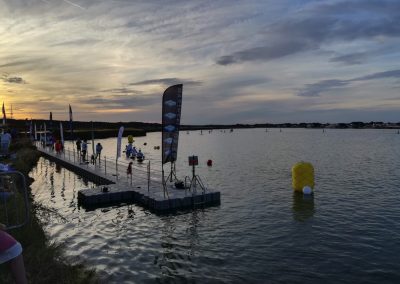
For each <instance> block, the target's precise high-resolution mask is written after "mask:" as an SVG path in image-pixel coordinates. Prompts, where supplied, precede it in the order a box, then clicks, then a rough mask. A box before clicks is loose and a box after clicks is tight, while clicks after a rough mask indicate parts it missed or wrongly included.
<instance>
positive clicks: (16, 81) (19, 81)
mask: <svg viewBox="0 0 400 284" xmlns="http://www.w3.org/2000/svg"><path fill="white" fill-rule="evenodd" d="M1 80H3V81H4V82H7V83H12V84H26V81H25V80H24V79H22V78H21V77H10V76H9V75H8V74H4V75H3V76H2V77H1Z"/></svg>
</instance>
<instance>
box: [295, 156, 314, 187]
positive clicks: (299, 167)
mask: <svg viewBox="0 0 400 284" xmlns="http://www.w3.org/2000/svg"><path fill="white" fill-rule="evenodd" d="M292 186H293V189H294V190H295V191H298V192H303V187H305V186H309V187H311V188H312V189H314V167H313V166H312V165H311V163H307V162H299V163H297V164H295V165H294V166H293V167H292Z"/></svg>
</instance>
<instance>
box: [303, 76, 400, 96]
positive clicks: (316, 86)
mask: <svg viewBox="0 0 400 284" xmlns="http://www.w3.org/2000/svg"><path fill="white" fill-rule="evenodd" d="M390 78H392V79H393V78H396V79H397V78H400V70H390V71H384V72H377V73H373V74H369V75H365V76H361V77H356V78H352V79H347V80H339V79H331V80H321V81H319V82H317V83H313V84H307V85H306V86H305V87H304V88H303V89H301V90H300V91H299V92H298V93H297V95H298V96H301V97H318V96H320V95H321V93H323V92H326V91H329V90H331V89H334V88H340V87H344V86H347V85H349V84H351V83H352V82H359V81H369V80H376V79H390Z"/></svg>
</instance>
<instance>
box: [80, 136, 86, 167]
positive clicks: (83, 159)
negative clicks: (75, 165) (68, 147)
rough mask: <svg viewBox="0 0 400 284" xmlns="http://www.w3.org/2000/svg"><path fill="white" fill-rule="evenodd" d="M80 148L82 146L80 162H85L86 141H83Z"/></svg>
mask: <svg viewBox="0 0 400 284" xmlns="http://www.w3.org/2000/svg"><path fill="white" fill-rule="evenodd" d="M81 146H82V161H83V162H85V161H86V152H87V142H86V140H83V142H82V145H81Z"/></svg>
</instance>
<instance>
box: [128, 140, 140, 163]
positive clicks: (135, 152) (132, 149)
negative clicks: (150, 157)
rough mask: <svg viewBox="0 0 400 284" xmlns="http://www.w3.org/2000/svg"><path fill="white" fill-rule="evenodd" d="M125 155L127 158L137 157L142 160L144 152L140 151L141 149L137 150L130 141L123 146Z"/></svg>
mask: <svg viewBox="0 0 400 284" xmlns="http://www.w3.org/2000/svg"><path fill="white" fill-rule="evenodd" d="M125 155H126V157H127V158H131V159H134V158H137V159H138V160H141V161H143V160H144V154H143V153H142V150H141V149H139V151H138V150H137V149H136V147H135V146H133V145H132V144H131V143H129V144H128V145H126V146H125Z"/></svg>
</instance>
